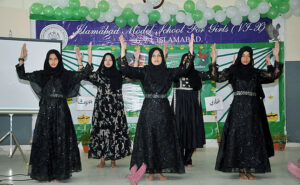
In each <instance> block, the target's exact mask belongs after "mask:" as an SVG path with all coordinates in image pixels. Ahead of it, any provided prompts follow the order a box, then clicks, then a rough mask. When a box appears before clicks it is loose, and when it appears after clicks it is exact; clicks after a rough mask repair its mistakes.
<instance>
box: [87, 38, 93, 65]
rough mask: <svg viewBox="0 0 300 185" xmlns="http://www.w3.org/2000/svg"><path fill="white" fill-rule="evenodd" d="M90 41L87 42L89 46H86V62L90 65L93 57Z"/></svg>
mask: <svg viewBox="0 0 300 185" xmlns="http://www.w3.org/2000/svg"><path fill="white" fill-rule="evenodd" d="M92 47H93V45H92V42H90V44H89V48H88V56H89V57H88V63H89V64H90V65H91V64H92V58H93V54H92Z"/></svg>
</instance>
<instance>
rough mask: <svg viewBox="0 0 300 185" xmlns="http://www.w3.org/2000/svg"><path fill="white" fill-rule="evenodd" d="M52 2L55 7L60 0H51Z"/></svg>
mask: <svg viewBox="0 0 300 185" xmlns="http://www.w3.org/2000/svg"><path fill="white" fill-rule="evenodd" d="M50 4H51V5H52V6H53V7H55V6H57V5H58V4H59V0H50Z"/></svg>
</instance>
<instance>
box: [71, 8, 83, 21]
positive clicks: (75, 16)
mask: <svg viewBox="0 0 300 185" xmlns="http://www.w3.org/2000/svg"><path fill="white" fill-rule="evenodd" d="M72 18H73V19H75V20H80V19H81V18H82V17H81V15H80V12H79V8H74V9H73V17H72Z"/></svg>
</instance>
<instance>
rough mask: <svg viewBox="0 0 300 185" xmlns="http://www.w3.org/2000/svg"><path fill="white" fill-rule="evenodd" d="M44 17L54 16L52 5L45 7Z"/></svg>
mask: <svg viewBox="0 0 300 185" xmlns="http://www.w3.org/2000/svg"><path fill="white" fill-rule="evenodd" d="M43 12H44V15H46V16H48V17H51V16H53V15H54V8H53V7H52V6H51V5H47V6H45V8H44V10H43Z"/></svg>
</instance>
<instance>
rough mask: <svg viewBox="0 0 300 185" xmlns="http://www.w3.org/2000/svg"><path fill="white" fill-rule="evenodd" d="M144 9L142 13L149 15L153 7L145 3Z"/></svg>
mask: <svg viewBox="0 0 300 185" xmlns="http://www.w3.org/2000/svg"><path fill="white" fill-rule="evenodd" d="M144 6H145V8H144V12H145V13H146V14H149V13H150V12H152V10H153V5H152V4H151V3H145V5H144Z"/></svg>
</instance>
